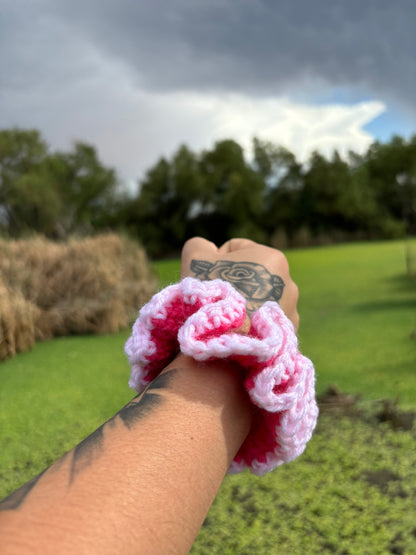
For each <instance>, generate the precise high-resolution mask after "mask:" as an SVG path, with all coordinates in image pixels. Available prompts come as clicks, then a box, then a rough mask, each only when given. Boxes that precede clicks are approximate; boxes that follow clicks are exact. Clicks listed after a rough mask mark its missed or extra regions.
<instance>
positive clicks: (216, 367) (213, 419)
mask: <svg viewBox="0 0 416 555" xmlns="http://www.w3.org/2000/svg"><path fill="white" fill-rule="evenodd" d="M249 427H250V403H249V401H248V399H247V397H246V394H245V392H244V390H243V387H242V379H241V376H240V375H239V369H238V368H237V367H235V366H233V365H231V364H230V363H228V362H218V361H215V362H210V363H207V364H204V365H202V364H197V363H195V362H194V361H192V360H191V359H188V358H186V357H184V356H182V355H181V356H179V357H178V358H177V359H176V360H175V361H174V362H173V363H172V364H170V365H169V366H168V367H167V368H166V370H165V372H164V373H163V374H162V375H161V377H159V378H158V379H157V380H155V382H154V383H153V384H151V386H150V387H149V389H148V390H147V391H146V392H145V393H144V394H142V395H141V396H140V397H138V398H136V399H135V400H134V401H133V402H132V403H130V404H129V405H127V406H126V407H125V408H124V409H123V410H122V411H120V413H118V415H116V416H115V417H114V418H113V419H111V420H110V421H109V422H108V423H106V424H105V425H104V426H103V427H101V428H100V429H99V430H98V431H97V432H95V433H94V434H92V436H90V437H89V438H88V439H87V440H86V441H84V442H83V443H81V444H80V445H79V446H78V447H76V448H75V449H74V450H73V451H71V452H70V453H68V454H67V455H65V456H64V457H63V458H62V459H61V460H60V461H58V463H56V464H55V465H53V466H52V467H51V468H50V469H48V470H47V471H46V472H45V473H44V474H42V476H41V477H40V478H39V480H37V482H36V484H35V485H34V487H33V488H32V489H30V490H29V489H28V490H26V491H24V490H23V492H21V495H20V496H19V495H18V494H15V497H13V496H11V498H10V499H9V500H8V501H7V500H6V502H5V503H3V509H7V507H10V508H13V506H15V507H14V508H13V510H11V511H8V510H3V511H2V512H0V543H1V545H2V550H3V552H5V553H8V552H10V553H13V552H15V553H25V550H26V552H30V553H33V552H39V553H48V552H51V553H52V552H53V553H64V552H68V553H69V552H71V553H74V552H76V553H95V552H97V553H116V552H122V553H146V554H153V553H163V554H166V553H186V552H187V551H188V550H189V549H190V547H191V545H192V542H193V540H194V539H195V537H196V535H197V533H198V530H199V527H200V525H201V524H202V522H203V520H204V518H205V516H206V513H207V512H208V510H209V507H210V505H211V503H212V501H213V499H214V497H215V495H216V493H217V491H218V489H219V487H220V485H221V482H222V480H223V477H224V474H225V472H226V471H227V469H228V467H229V465H230V463H231V461H232V459H233V457H234V455H235V453H236V452H237V450H238V448H239V447H240V445H241V443H242V442H243V440H244V438H245V437H246V435H247V433H248V431H249ZM16 495H17V497H16ZM1 507H2V504H0V508H1Z"/></svg>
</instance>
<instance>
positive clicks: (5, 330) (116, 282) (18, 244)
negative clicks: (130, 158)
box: [0, 234, 155, 360]
mask: <svg viewBox="0 0 416 555" xmlns="http://www.w3.org/2000/svg"><path fill="white" fill-rule="evenodd" d="M154 290H155V279H154V277H153V276H152V275H151V273H150V271H149V266H148V263H147V259H146V255H145V253H144V251H143V250H142V249H141V248H139V247H138V246H137V245H136V244H135V243H133V242H131V241H129V240H127V239H124V238H121V237H119V236H117V235H114V234H111V235H110V234H109V235H102V236H98V237H94V238H86V239H77V240H75V239H73V240H70V241H68V242H67V243H54V242H51V241H48V240H46V239H43V238H40V237H35V238H32V239H27V240H17V241H6V240H2V239H0V360H1V359H2V360H4V359H6V358H8V357H11V356H13V355H14V354H16V353H17V352H22V351H26V350H28V349H30V348H31V347H32V346H33V345H34V343H35V341H37V340H44V339H50V338H52V337H56V336H63V335H71V334H87V333H110V332H115V331H117V330H119V329H121V328H123V327H126V326H128V324H129V321H130V320H131V319H132V317H133V316H134V314H135V312H136V311H137V309H138V308H139V306H140V305H142V304H143V303H144V302H146V301H147V300H148V299H149V297H150V296H151V295H152V294H153V292H154Z"/></svg>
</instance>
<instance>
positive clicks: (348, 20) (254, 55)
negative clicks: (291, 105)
mask: <svg viewBox="0 0 416 555" xmlns="http://www.w3.org/2000/svg"><path fill="white" fill-rule="evenodd" d="M42 5H43V6H46V3H42ZM48 10H49V11H50V13H53V14H54V15H55V16H56V17H57V18H58V19H63V20H64V21H66V22H68V24H70V25H71V26H72V28H73V31H74V32H77V33H78V32H82V34H83V35H84V37H86V38H88V40H92V41H94V43H95V44H96V46H97V47H98V48H99V49H101V50H102V51H104V52H106V54H107V55H108V56H110V57H116V58H118V59H121V60H123V61H124V62H125V63H128V64H129V65H130V67H131V68H134V70H135V72H136V75H137V78H138V79H139V81H140V83H141V85H142V86H145V87H146V88H148V89H155V90H161V89H163V90H166V89H169V90H183V89H188V90H189V89H192V90H204V89H205V90H207V89H210V90H212V89H217V90H238V91H240V92H247V93H249V94H279V93H290V92H293V91H294V90H296V87H297V86H298V85H299V83H301V84H302V83H308V82H309V83H314V81H316V82H321V84H325V83H327V84H328V85H329V86H338V87H344V86H354V87H356V88H357V90H359V91H360V93H361V94H368V95H372V96H374V95H376V96H377V97H379V98H380V97H381V99H385V100H396V101H401V102H403V103H406V104H407V105H408V107H414V100H413V99H414V91H415V87H416V56H415V52H416V38H415V37H416V33H415V24H416V2H414V0H398V1H396V2H392V1H391V0H389V1H387V0H367V1H366V0H348V1H347V0H342V1H340V0H320V1H319V2H311V1H310V0H275V1H273V0H263V1H260V0H152V1H148V2H145V1H133V0H129V1H128V0H124V1H118V2H115V1H113V0H111V1H109V0H105V1H103V0H92V1H90V2H85V1H84V0H83V1H81V0H73V1H71V2H69V1H68V2H62V1H61V2H59V1H54V2H52V1H51V2H50V3H49V6H48Z"/></svg>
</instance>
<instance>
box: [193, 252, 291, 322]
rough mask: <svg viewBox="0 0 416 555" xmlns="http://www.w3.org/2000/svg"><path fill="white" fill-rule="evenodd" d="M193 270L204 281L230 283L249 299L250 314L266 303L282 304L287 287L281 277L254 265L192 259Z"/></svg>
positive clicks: (248, 310) (248, 309)
mask: <svg viewBox="0 0 416 555" xmlns="http://www.w3.org/2000/svg"><path fill="white" fill-rule="evenodd" d="M191 271H192V272H193V273H194V274H195V276H196V277H197V278H199V279H201V280H211V279H216V278H219V279H223V280H224V281H228V282H229V283H231V285H233V286H234V287H235V288H236V289H237V290H238V291H239V292H240V293H241V294H242V295H243V296H244V297H245V298H246V299H247V312H249V313H251V312H254V311H255V310H257V309H258V308H259V307H260V306H261V305H262V304H264V303H265V302H266V301H276V302H277V301H279V299H280V298H281V297H282V295H283V288H284V286H285V284H284V281H283V280H282V278H281V277H280V276H277V275H274V274H271V273H270V272H269V270H267V268H265V267H264V266H262V265H261V264H255V263H254V262H233V261H231V260H217V261H216V262H208V261H207V260H192V261H191Z"/></svg>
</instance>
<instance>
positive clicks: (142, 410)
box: [69, 369, 177, 484]
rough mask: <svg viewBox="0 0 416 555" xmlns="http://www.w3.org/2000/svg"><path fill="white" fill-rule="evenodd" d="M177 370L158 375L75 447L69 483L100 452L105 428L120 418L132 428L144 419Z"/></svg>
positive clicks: (159, 399) (159, 398)
mask: <svg viewBox="0 0 416 555" xmlns="http://www.w3.org/2000/svg"><path fill="white" fill-rule="evenodd" d="M176 372H177V370H175V369H172V370H170V371H169V372H166V373H164V374H162V375H160V376H157V378H155V379H154V380H153V381H152V382H151V383H150V384H149V385H148V386H147V387H146V389H145V390H144V391H142V392H141V393H139V394H138V395H136V397H134V398H133V399H132V400H131V401H130V402H129V403H127V405H126V406H125V407H123V408H122V409H121V410H120V411H119V412H118V413H117V414H116V415H115V416H113V417H112V418H110V420H108V421H107V422H105V424H103V425H102V426H100V427H99V428H98V429H97V430H95V432H93V433H92V434H91V435H89V436H88V437H86V438H85V439H84V440H83V441H81V443H80V444H79V445H77V446H76V447H75V449H74V454H73V458H72V464H71V474H70V480H69V483H70V484H71V483H72V482H73V480H74V478H75V476H76V475H77V474H78V473H79V472H80V471H81V470H82V469H83V468H85V467H87V466H89V465H90V464H91V463H92V462H93V460H94V457H95V456H96V455H98V454H99V453H100V451H101V450H102V449H103V445H104V428H105V427H112V426H114V425H115V423H116V421H117V420H118V418H120V420H121V421H122V422H123V424H124V426H125V427H126V428H128V429H131V428H132V427H133V426H134V425H135V424H136V423H137V422H139V420H142V418H144V417H145V416H147V415H148V414H149V413H150V412H152V410H153V409H154V408H155V407H157V406H158V405H159V404H160V403H161V401H162V396H161V395H159V394H158V393H157V390H158V389H164V388H166V387H167V386H168V385H169V383H170V381H171V380H172V378H173V376H174V375H175V373H176Z"/></svg>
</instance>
